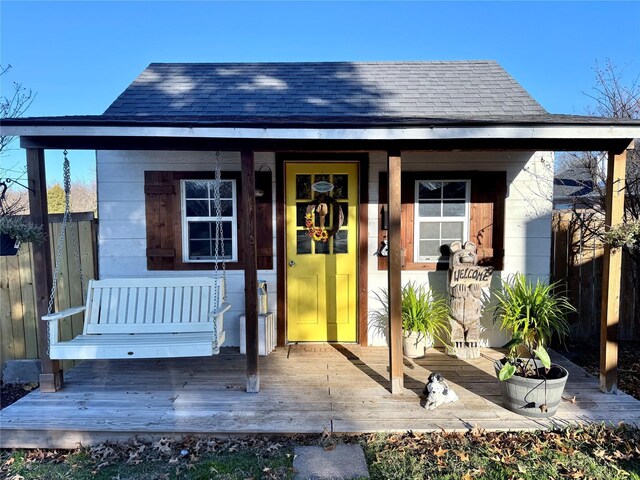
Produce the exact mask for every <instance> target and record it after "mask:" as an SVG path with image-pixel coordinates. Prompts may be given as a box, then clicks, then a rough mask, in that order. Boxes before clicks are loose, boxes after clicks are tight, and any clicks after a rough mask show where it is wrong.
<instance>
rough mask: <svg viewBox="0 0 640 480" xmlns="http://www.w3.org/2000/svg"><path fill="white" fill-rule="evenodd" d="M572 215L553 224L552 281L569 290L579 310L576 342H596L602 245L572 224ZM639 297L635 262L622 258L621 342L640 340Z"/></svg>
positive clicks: (556, 217) (562, 216)
mask: <svg viewBox="0 0 640 480" xmlns="http://www.w3.org/2000/svg"><path fill="white" fill-rule="evenodd" d="M572 216H573V213H572V212H556V213H555V214H554V216H553V222H552V236H553V238H552V245H553V248H552V256H551V261H552V268H551V272H552V278H553V280H554V281H561V282H562V283H563V285H565V286H566V289H567V291H568V295H569V298H570V299H571V301H572V303H573V305H574V306H575V307H576V308H577V309H578V313H577V314H576V315H575V316H574V317H573V318H572V319H571V320H572V338H573V339H576V340H590V339H591V340H592V339H594V338H599V337H600V314H601V311H602V310H601V295H602V288H601V285H602V255H603V253H604V251H603V247H602V244H600V243H599V242H598V241H597V240H596V239H595V238H593V237H592V236H589V235H588V234H587V232H586V231H583V230H582V229H581V228H580V226H579V225H578V224H577V223H576V222H572V219H573V217H572ZM637 295H638V293H636V292H635V290H634V285H633V279H632V275H631V262H630V260H629V258H628V257H627V255H623V257H622V282H621V294H620V330H619V331H620V339H621V340H640V318H638V317H640V312H639V311H637V310H636V308H637V305H636V303H637V301H636V298H637Z"/></svg>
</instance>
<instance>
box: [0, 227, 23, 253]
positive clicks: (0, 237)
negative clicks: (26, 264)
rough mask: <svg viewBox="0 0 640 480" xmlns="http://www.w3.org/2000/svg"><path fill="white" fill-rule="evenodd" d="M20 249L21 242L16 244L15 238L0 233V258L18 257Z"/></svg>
mask: <svg viewBox="0 0 640 480" xmlns="http://www.w3.org/2000/svg"><path fill="white" fill-rule="evenodd" d="M19 248H20V242H16V240H15V238H11V237H10V236H9V234H7V233H0V256H2V257H8V256H11V255H16V254H17V253H18V249H19Z"/></svg>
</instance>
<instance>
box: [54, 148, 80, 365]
mask: <svg viewBox="0 0 640 480" xmlns="http://www.w3.org/2000/svg"><path fill="white" fill-rule="evenodd" d="M68 153H69V152H67V151H66V150H65V151H64V152H63V155H64V162H63V164H62V177H63V183H64V214H63V216H62V227H61V229H60V238H59V239H58V246H57V247H56V257H55V260H56V265H55V269H54V272H53V282H52V285H51V294H50V295H49V305H48V307H47V315H51V312H53V305H54V303H55V298H56V291H57V290H58V278H59V276H60V268H61V266H62V247H63V246H64V244H65V237H66V234H67V223H68V222H71V167H70V164H69V159H68V158H67V154H68ZM71 237H72V239H73V247H74V248H73V253H74V255H75V258H76V262H77V264H78V272H79V274H80V292H81V295H82V297H83V298H84V274H83V273H82V262H81V260H80V245H79V244H78V238H77V237H76V236H75V235H71ZM50 325H51V322H47V335H48V334H49V330H50ZM49 343H50V342H47V345H49ZM48 355H49V348H48V347H47V356H48Z"/></svg>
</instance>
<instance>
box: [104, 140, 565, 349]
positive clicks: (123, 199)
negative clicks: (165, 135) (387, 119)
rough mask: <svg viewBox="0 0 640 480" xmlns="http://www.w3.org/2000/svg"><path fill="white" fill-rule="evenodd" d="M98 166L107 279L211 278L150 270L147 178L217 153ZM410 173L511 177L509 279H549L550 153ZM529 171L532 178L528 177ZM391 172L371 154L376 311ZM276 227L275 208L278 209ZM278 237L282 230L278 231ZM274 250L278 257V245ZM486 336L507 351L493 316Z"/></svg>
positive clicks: (417, 166) (233, 336) (435, 165)
mask: <svg viewBox="0 0 640 480" xmlns="http://www.w3.org/2000/svg"><path fill="white" fill-rule="evenodd" d="M97 159H98V165H97V169H98V195H99V199H100V211H99V214H100V232H99V261H100V274H101V278H110V277H140V276H156V277H161V276H167V274H171V275H176V276H192V275H211V274H212V273H213V272H212V271H201V272H189V271H176V272H166V271H154V272H149V271H147V258H146V228H145V227H146V221H145V210H144V172H145V170H149V171H152V170H153V171H167V170H179V171H203V170H211V171H213V169H214V164H215V152H153V151H150V152H147V151H134V152H120V151H100V152H98V155H97ZM274 159H275V156H274V154H272V153H256V169H258V168H260V167H261V166H263V165H264V166H265V167H264V168H266V167H269V168H270V169H271V171H272V172H275V171H276V168H275V160H274ZM402 160H403V165H402V168H403V170H405V171H407V170H413V171H425V170H434V171H449V170H452V169H460V170H480V171H506V172H507V185H508V196H507V200H506V219H505V258H504V267H505V269H504V271H503V272H502V275H503V276H505V275H507V274H509V273H514V272H516V271H523V272H525V273H528V274H532V275H535V276H540V277H545V278H546V277H547V276H548V274H549V264H550V260H549V255H550V245H551V233H550V232H551V228H550V215H551V190H550V189H551V182H550V181H546V180H545V179H550V178H551V177H550V175H551V171H550V169H549V165H552V163H553V156H552V155H551V154H533V153H531V152H471V153H458V152H443V153H418V152H403V156H402ZM221 161H222V164H223V167H222V168H223V170H229V171H239V170H240V154H239V153H238V152H223V153H222V154H221ZM525 167H526V169H527V171H524V168H525ZM384 170H386V153H385V152H371V153H370V166H369V191H368V194H369V199H370V204H369V209H368V216H369V218H368V248H369V251H368V255H367V257H368V258H367V259H362V260H363V261H368V262H369V265H368V268H369V298H370V299H371V301H370V306H369V309H370V310H373V309H375V308H376V302H375V300H374V299H373V298H372V297H373V293H374V292H378V291H379V290H380V288H381V287H383V286H385V285H386V271H378V263H377V257H375V256H374V255H373V254H374V252H375V251H376V250H377V248H378V221H379V217H380V215H379V211H380V207H379V205H378V175H379V172H380V171H384ZM272 182H273V183H272V191H273V192H275V175H273V176H272ZM272 221H273V224H274V225H275V208H273V219H272ZM274 232H275V229H274ZM273 251H274V252H276V247H275V238H274V245H273ZM275 265H277V259H275V255H274V269H273V270H268V271H264V270H261V271H259V273H258V276H259V278H260V279H265V280H267V284H268V290H269V296H268V300H269V310H270V311H274V312H275V311H276V301H277V292H276V280H277V278H276V270H275ZM227 277H228V281H227V284H228V300H229V302H230V303H231V305H232V308H231V310H230V311H229V312H227V313H226V314H225V317H224V322H225V330H226V332H227V341H226V343H225V344H226V345H231V346H233V345H236V346H237V345H238V344H239V332H238V328H239V321H238V317H239V316H240V315H242V314H243V313H244V273H243V272H242V271H232V272H228V273H227ZM409 279H416V280H420V281H422V282H425V283H427V284H432V285H433V286H434V288H438V289H441V290H444V288H445V287H446V274H445V273H444V272H407V271H405V272H403V281H407V280H409ZM483 326H484V327H485V328H486V329H487V331H486V332H485V333H484V334H483V338H484V342H485V344H488V345H501V344H502V343H501V342H502V341H503V337H501V336H500V335H496V333H495V332H494V331H493V327H492V322H491V319H490V318H489V316H488V315H485V318H484V319H483ZM369 341H370V342H371V343H372V344H376V343H377V344H380V338H379V337H376V335H375V332H374V331H373V329H371V328H369Z"/></svg>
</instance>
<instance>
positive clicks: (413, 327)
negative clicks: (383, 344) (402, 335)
mask: <svg viewBox="0 0 640 480" xmlns="http://www.w3.org/2000/svg"><path fill="white" fill-rule="evenodd" d="M402 328H403V330H404V331H405V332H417V333H418V336H419V337H428V336H431V337H433V338H436V339H438V340H439V341H440V342H442V343H446V341H445V340H444V339H443V337H445V334H446V333H448V331H449V307H448V305H447V300H446V299H445V298H443V297H437V296H436V295H435V294H434V292H433V290H432V289H431V288H425V287H424V285H417V284H416V283H415V282H409V283H407V284H406V285H405V286H404V287H402Z"/></svg>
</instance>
